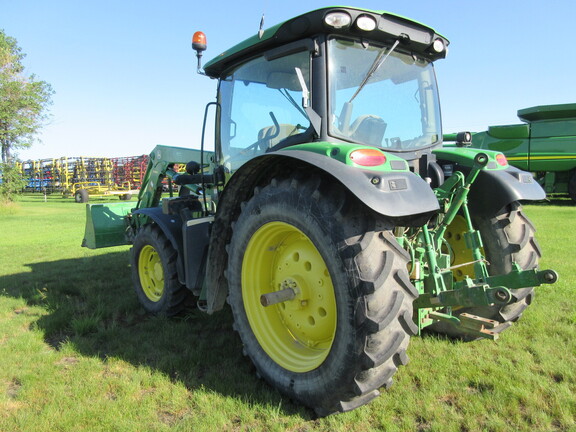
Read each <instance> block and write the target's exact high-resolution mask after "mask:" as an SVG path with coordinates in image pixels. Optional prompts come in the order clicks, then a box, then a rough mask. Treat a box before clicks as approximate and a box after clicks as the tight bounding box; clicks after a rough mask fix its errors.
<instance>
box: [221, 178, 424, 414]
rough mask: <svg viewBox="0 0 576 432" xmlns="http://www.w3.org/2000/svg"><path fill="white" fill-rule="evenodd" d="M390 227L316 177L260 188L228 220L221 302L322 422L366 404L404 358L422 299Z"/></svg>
mask: <svg viewBox="0 0 576 432" xmlns="http://www.w3.org/2000/svg"><path fill="white" fill-rule="evenodd" d="M390 228H391V226H390V224H388V223H387V222H386V221H384V220H382V219H381V218H380V217H378V216H377V215H375V214H374V213H372V212H371V211H370V210H368V209H366V207H365V206H363V205H362V204H361V203H359V202H357V201H356V199H355V198H354V197H352V196H350V195H349V194H348V193H347V192H345V191H344V190H343V189H342V188H341V187H339V186H336V185H334V184H333V183H328V182H324V181H322V180H321V179H319V178H313V179H310V180H307V181H303V180H295V179H286V180H283V181H272V182H271V183H270V184H269V185H268V186H266V187H264V188H263V189H257V190H255V195H254V196H253V197H252V198H251V199H250V200H249V201H247V202H246V203H245V205H244V206H243V210H242V213H241V214H240V216H239V218H238V220H237V221H236V224H235V225H234V230H233V235H232V239H231V241H230V245H229V248H228V252H229V266H228V270H227V278H228V281H229V287H230V294H229V299H228V300H229V303H230V305H231V307H232V312H233V315H234V321H235V324H234V325H235V329H236V330H237V331H238V333H239V335H240V337H241V339H242V342H243V344H244V348H245V353H246V354H247V355H248V356H249V357H250V359H251V360H252V362H253V363H254V364H255V366H256V369H257V370H258V373H259V375H260V376H262V377H263V378H264V379H266V380H267V381H268V382H269V383H270V384H271V385H272V386H274V387H275V388H277V389H278V390H279V391H281V392H282V393H284V394H286V395H288V396H289V397H291V398H293V399H295V400H297V401H299V402H300V403H302V404H304V405H306V406H308V407H311V408H313V409H314V410H315V411H316V412H317V413H318V414H319V415H327V414H330V413H333V412H339V411H348V410H351V409H354V408H356V407H358V406H361V405H363V404H365V403H367V402H369V401H370V400H372V399H373V398H374V397H376V396H377V395H378V394H379V393H378V389H379V388H380V387H382V386H389V385H390V384H391V382H392V379H391V378H392V375H393V374H394V373H395V372H396V370H397V368H398V366H399V365H401V364H405V363H406V362H407V356H406V348H407V346H408V342H409V337H410V335H412V334H415V333H416V331H417V328H416V326H415V325H414V324H413V322H412V302H413V300H414V299H415V297H416V296H417V292H416V291H415V289H414V287H413V286H412V284H411V283H410V281H409V277H408V274H407V271H406V264H407V261H408V258H409V257H408V255H407V254H406V252H405V251H404V250H403V249H401V248H400V247H399V245H398V243H397V242H396V239H395V238H394V236H393V235H392V233H391V231H390ZM271 293H272V294H271ZM263 303H264V304H268V305H267V306H263Z"/></svg>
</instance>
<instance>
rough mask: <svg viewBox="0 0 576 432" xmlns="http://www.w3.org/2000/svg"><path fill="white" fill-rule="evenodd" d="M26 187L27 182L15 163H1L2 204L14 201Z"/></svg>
mask: <svg viewBox="0 0 576 432" xmlns="http://www.w3.org/2000/svg"><path fill="white" fill-rule="evenodd" d="M24 186H26V181H25V180H24V179H23V178H22V173H21V172H20V170H19V169H18V167H17V166H16V165H15V164H14V163H0V204H2V203H6V202H7V201H13V200H14V196H15V195H16V194H18V193H20V192H21V191H22V189H23V188H24Z"/></svg>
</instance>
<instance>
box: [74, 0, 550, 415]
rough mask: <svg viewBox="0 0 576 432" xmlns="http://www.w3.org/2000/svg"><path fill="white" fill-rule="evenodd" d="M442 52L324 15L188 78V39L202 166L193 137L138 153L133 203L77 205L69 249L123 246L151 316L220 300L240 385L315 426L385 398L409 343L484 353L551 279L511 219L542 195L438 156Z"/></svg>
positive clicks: (345, 14)
mask: <svg viewBox="0 0 576 432" xmlns="http://www.w3.org/2000/svg"><path fill="white" fill-rule="evenodd" d="M448 43H449V42H448V40H447V39H446V38H444V37H443V36H442V35H440V34H438V33H436V32H435V31H434V30H433V29H431V28H429V27H427V26H424V25H423V24H420V23H417V22H414V21H410V20H408V19H406V18H403V17H400V16H397V15H393V14H390V13H387V12H383V11H371V10H364V9H358V8H348V7H329V8H323V9H319V10H315V11H312V12H309V13H305V14H303V15H300V16H297V17H295V18H292V19H290V20H288V21H286V22H284V23H281V24H279V25H276V26H274V27H272V28H270V29H268V30H265V31H261V32H260V33H259V34H258V35H255V36H253V37H252V38H249V39H247V40H246V41H244V42H242V43H240V44H238V45H236V46H234V47H232V48H231V49H229V50H228V51H226V52H224V53H222V54H220V55H219V56H218V57H216V58H215V59H214V60H212V61H210V62H208V63H206V64H205V65H204V67H202V65H201V56H202V53H203V51H204V50H205V49H206V38H205V36H204V34H203V33H200V32H198V33H196V34H195V35H194V38H193V47H194V49H195V50H196V51H197V56H198V70H199V72H200V73H202V74H204V75H207V76H208V77H210V78H212V79H215V80H217V83H218V90H217V97H216V101H215V102H212V103H210V104H209V106H208V107H207V112H208V111H209V110H212V113H213V114H214V117H215V124H214V132H215V133H214V136H215V142H214V145H212V143H210V146H209V147H210V148H211V149H213V150H210V151H207V150H206V149H205V147H208V144H205V143H204V133H203V137H202V144H201V149H200V150H190V149H183V148H175V147H165V146H157V147H156V148H155V149H154V150H153V151H152V153H151V155H150V161H149V165H148V170H147V173H146V177H145V179H144V182H143V187H142V189H141V191H140V194H139V197H138V202H137V203H136V204H135V205H134V203H118V204H110V205H103V204H99V205H88V206H87V215H88V220H87V230H86V236H85V239H84V245H85V246H88V247H93V248H95V247H105V246H112V245H118V244H132V249H131V266H132V277H133V281H134V287H135V290H136V293H137V295H138V297H139V299H140V301H141V303H142V305H143V306H144V308H145V309H146V310H148V311H149V312H151V313H155V314H162V315H173V314H176V313H178V312H180V311H181V310H182V309H183V308H184V307H185V306H186V305H187V304H189V303H190V301H191V299H195V301H196V303H197V305H198V309H199V310H201V311H205V312H207V313H209V314H212V313H214V312H216V311H218V310H220V309H222V308H223V307H224V306H225V305H226V303H228V304H229V306H230V307H231V309H232V314H233V317H234V328H235V330H236V331H237V332H238V334H239V336H240V338H241V340H242V343H243V345H244V352H245V353H246V355H247V356H248V357H249V358H250V360H251V361H252V362H253V363H254V365H255V367H256V369H257V371H258V374H259V375H260V376H261V377H263V378H264V379H265V380H266V381H267V382H268V383H270V385H272V386H273V387H275V388H277V389H278V390H279V391H281V392H282V393H283V394H285V395H287V396H288V397H290V398H292V399H294V400H296V401H298V402H299V403H301V404H304V405H306V406H308V407H310V408H312V409H314V410H315V411H316V413H318V414H319V415H327V414H331V413H335V412H342V411H348V410H351V409H354V408H356V407H359V406H361V405H364V404H365V403H367V402H369V401H370V400H372V399H373V398H374V397H376V396H377V395H378V394H379V389H381V388H382V387H388V386H390V385H391V383H392V376H393V375H394V374H395V372H396V370H397V368H398V367H399V366H401V365H403V364H406V362H407V361H408V357H407V355H406V350H407V348H408V342H409V339H410V337H411V336H414V335H417V334H419V333H421V332H422V331H423V330H424V329H431V330H433V331H436V332H440V333H443V334H448V335H451V336H454V337H459V338H464V339H477V338H488V339H496V338H497V337H498V336H499V335H500V333H501V332H502V331H503V330H505V329H506V328H508V327H509V326H510V325H511V324H512V323H513V322H515V321H517V320H518V319H519V318H520V316H521V315H522V313H523V312H524V310H525V309H526V307H527V306H528V305H529V304H530V303H531V301H532V299H533V297H534V287H535V286H539V285H541V284H545V283H554V282H555V281H556V279H557V275H556V273H555V272H554V271H551V270H543V271H542V270H539V269H538V261H539V258H540V255H541V252H540V249H539V247H538V244H537V242H536V240H535V237H534V231H535V229H534V226H533V225H532V223H531V222H530V221H529V220H528V218H527V217H526V216H525V215H524V213H523V211H522V206H521V204H520V203H521V202H523V201H534V200H542V199H544V198H545V195H544V192H543V190H542V188H541V187H540V186H539V185H538V184H537V183H536V182H534V181H533V179H532V176H531V175H530V174H529V173H525V172H523V171H520V170H518V169H516V168H513V167H511V166H509V165H508V162H507V160H506V158H505V157H504V155H503V154H502V153H499V152H494V151H484V150H478V149H472V148H469V147H467V146H466V145H467V144H468V143H469V139H470V136H469V134H466V133H463V134H460V135H459V137H458V140H459V143H460V144H461V145H460V146H458V147H455V148H443V147H442V130H441V120H440V106H439V100H438V91H437V86H436V78H435V74H434V68H433V63H434V62H435V61H436V60H440V59H442V58H444V57H445V56H446V51H447V46H448ZM206 124H207V121H206V119H205V122H204V130H205V128H206ZM184 165H186V169H185V170H184V169H183V168H182V167H183V166H184ZM165 179H169V184H170V185H172V184H175V185H178V187H179V193H178V196H176V193H175V192H174V191H172V190H171V191H169V192H168V193H165V192H163V187H162V181H163V180H165ZM167 194H168V195H170V196H166V195H167Z"/></svg>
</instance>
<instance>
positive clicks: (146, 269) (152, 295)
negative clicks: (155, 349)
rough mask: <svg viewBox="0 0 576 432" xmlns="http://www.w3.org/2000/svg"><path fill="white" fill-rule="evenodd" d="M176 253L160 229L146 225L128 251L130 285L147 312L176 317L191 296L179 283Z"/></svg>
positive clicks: (152, 225)
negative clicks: (129, 255)
mask: <svg viewBox="0 0 576 432" xmlns="http://www.w3.org/2000/svg"><path fill="white" fill-rule="evenodd" d="M176 259H177V253H176V251H175V250H174V248H173V247H172V244H171V243H170V241H169V240H168V239H167V238H166V236H165V235H164V233H163V232H162V231H161V230H160V228H159V227H158V226H156V225H154V224H148V225H145V226H144V227H143V228H142V229H141V230H140V231H139V232H138V234H137V235H136V237H135V239H134V244H133V247H132V249H131V268H132V281H133V283H134V289H135V291H136V295H137V296H138V300H139V301H140V303H141V304H142V306H143V307H144V309H146V311H147V312H150V313H153V314H155V315H161V316H173V315H176V314H178V313H179V312H180V311H182V309H184V307H185V306H186V302H187V299H188V298H189V297H190V295H191V292H190V291H189V290H188V289H187V288H186V287H185V286H184V285H182V284H181V283H180V282H179V281H178V273H177V270H176Z"/></svg>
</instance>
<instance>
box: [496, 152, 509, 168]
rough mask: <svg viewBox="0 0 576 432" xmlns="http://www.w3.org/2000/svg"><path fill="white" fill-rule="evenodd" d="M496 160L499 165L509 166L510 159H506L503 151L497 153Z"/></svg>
mask: <svg viewBox="0 0 576 432" xmlns="http://www.w3.org/2000/svg"><path fill="white" fill-rule="evenodd" d="M496 162H498V165H500V166H503V167H505V166H508V160H507V159H506V156H504V155H503V154H502V153H498V154H497V155H496Z"/></svg>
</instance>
